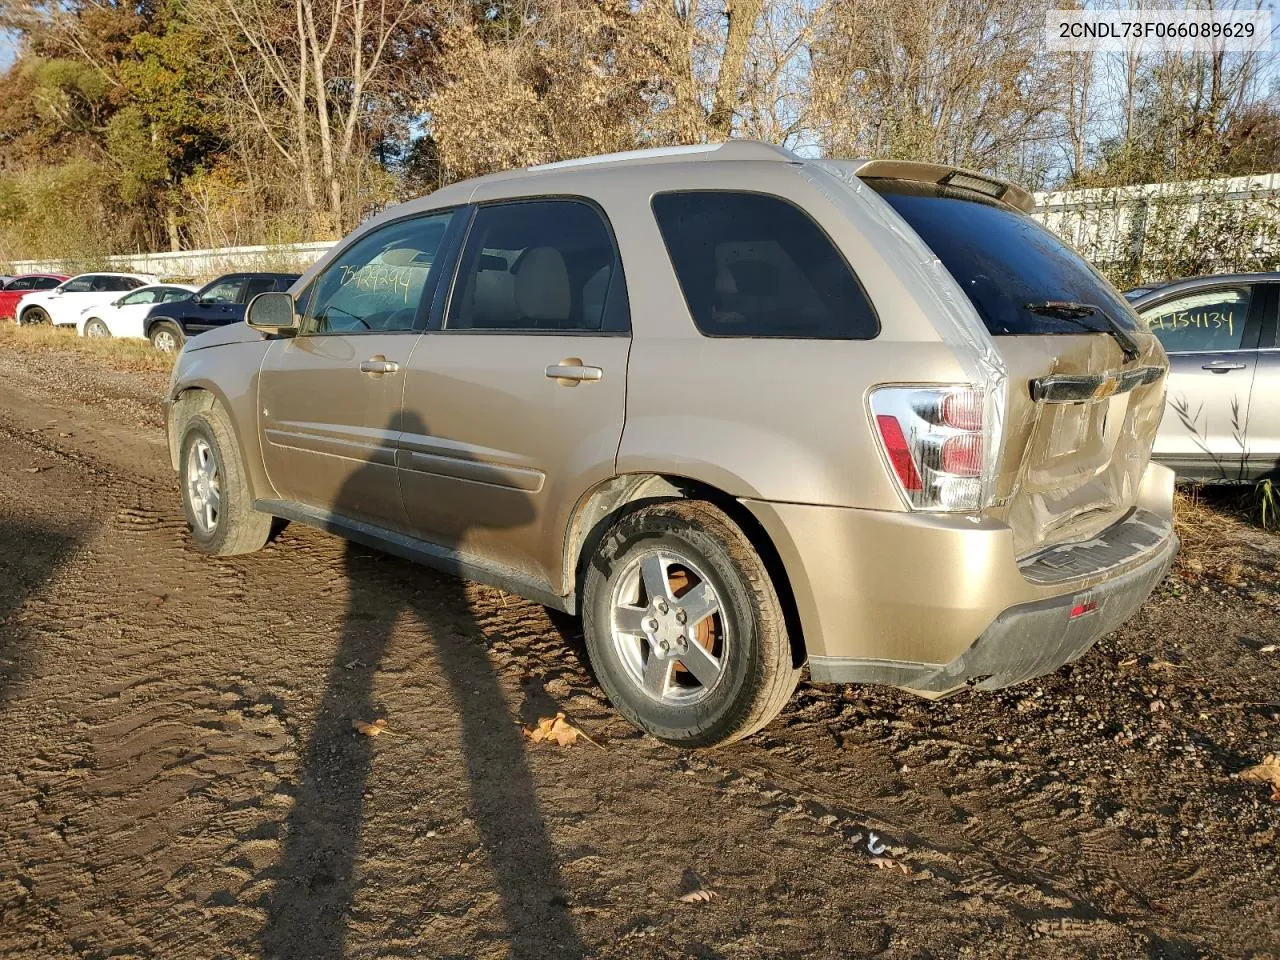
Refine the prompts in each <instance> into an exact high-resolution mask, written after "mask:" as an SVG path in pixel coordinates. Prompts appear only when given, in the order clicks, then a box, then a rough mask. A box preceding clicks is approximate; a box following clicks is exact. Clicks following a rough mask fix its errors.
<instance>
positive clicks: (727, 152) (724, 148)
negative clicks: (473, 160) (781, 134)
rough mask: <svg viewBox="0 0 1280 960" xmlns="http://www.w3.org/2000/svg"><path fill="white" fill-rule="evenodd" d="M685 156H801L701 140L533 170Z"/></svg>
mask: <svg viewBox="0 0 1280 960" xmlns="http://www.w3.org/2000/svg"><path fill="white" fill-rule="evenodd" d="M680 157H685V158H688V159H690V160H775V161H782V162H784V163H795V162H797V161H798V159H799V158H798V157H796V155H795V154H793V153H792V152H791V151H790V150H787V149H785V148H784V147H778V146H774V145H773V144H771V143H762V142H761V141H759V140H726V141H724V142H723V143H699V144H694V145H693V146H685V147H653V148H651V149H648V150H625V151H623V152H621V153H605V154H601V155H600V156H596V157H578V158H576V159H573V160H559V161H557V162H555V163H539V164H537V165H535V166H532V167H528V168H526V169H529V170H561V169H564V168H565V167H586V166H595V165H597V164H606V163H625V162H628V161H631V162H640V161H646V160H667V159H678V158H680Z"/></svg>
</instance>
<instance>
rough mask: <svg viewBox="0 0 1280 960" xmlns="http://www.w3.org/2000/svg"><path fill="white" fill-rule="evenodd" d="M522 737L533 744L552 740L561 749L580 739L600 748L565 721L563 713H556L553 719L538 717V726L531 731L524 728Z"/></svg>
mask: <svg viewBox="0 0 1280 960" xmlns="http://www.w3.org/2000/svg"><path fill="white" fill-rule="evenodd" d="M524 735H525V736H526V737H528V738H529V739H530V740H532V741H533V742H534V743H541V742H542V741H543V740H547V741H552V740H554V741H555V742H556V743H558V744H560V746H562V747H567V746H570V745H571V744H573V743H575V742H576V741H577V739H578V738H579V737H581V738H582V739H583V740H585V741H587V743H589V744H591V745H592V746H593V747H600V744H598V743H596V742H595V741H594V740H592V739H591V738H590V737H589V736H587V735H586V733H584V732H583V731H582V730H580V729H578V728H577V727H575V726H574V725H573V724H572V723H570V722H569V721H568V720H566V719H565V716H564V713H563V712H561V713H557V714H556V715H555V716H554V717H540V718H539V719H538V725H537V726H536V727H534V728H533V729H532V730H530V729H529V728H528V727H526V728H525V731H524ZM600 749H602V750H603V749H604V748H603V747H600Z"/></svg>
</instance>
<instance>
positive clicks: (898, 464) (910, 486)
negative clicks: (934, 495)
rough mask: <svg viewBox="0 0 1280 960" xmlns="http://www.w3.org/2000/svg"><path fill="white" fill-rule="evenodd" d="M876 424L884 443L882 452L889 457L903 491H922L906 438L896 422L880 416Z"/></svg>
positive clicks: (893, 419)
mask: <svg viewBox="0 0 1280 960" xmlns="http://www.w3.org/2000/svg"><path fill="white" fill-rule="evenodd" d="M876 423H877V424H878V425H879V427H880V440H881V441H882V442H883V443H884V452H885V453H887V454H888V455H889V462H890V463H891V464H893V472H894V473H896V474H897V475H898V480H899V482H901V483H902V487H903V489H904V490H911V491H916V490H922V489H924V485H923V484H921V483H920V472H919V471H918V470H916V465H915V462H914V461H913V460H912V459H911V449H910V448H909V447H908V446H907V438H906V437H905V436H904V435H903V433H902V427H901V426H900V425H899V424H898V421H897V420H896V419H895V418H893V417H891V416H889V415H887V414H881V415H880V416H878V417H876Z"/></svg>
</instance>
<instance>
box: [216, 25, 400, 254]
mask: <svg viewBox="0 0 1280 960" xmlns="http://www.w3.org/2000/svg"><path fill="white" fill-rule="evenodd" d="M196 3H197V4H198V9H199V16H200V17H201V18H202V22H203V23H204V24H205V25H206V26H207V28H208V32H209V35H210V37H211V38H212V39H213V40H214V42H216V43H217V45H218V46H219V47H220V49H221V53H222V54H223V55H224V56H225V58H226V63H227V70H228V74H229V77H230V79H231V81H232V83H231V88H230V89H229V90H227V91H226V92H225V95H226V96H227V97H229V98H232V99H234V100H235V102H236V103H238V104H239V105H240V106H241V107H242V108H245V109H247V110H248V113H249V115H250V116H251V117H252V118H253V120H254V122H255V123H256V126H257V128H258V130H259V132H260V133H261V135H262V136H263V137H265V139H266V140H267V142H268V143H270V144H271V146H272V147H273V148H274V149H275V151H276V153H277V154H278V155H279V156H280V158H281V159H282V160H284V162H285V163H286V164H288V166H289V167H290V168H291V169H292V170H294V171H295V172H296V174H297V176H298V177H299V182H300V184H301V189H302V195H303V198H304V200H305V202H306V204H307V207H308V209H310V210H312V211H318V210H320V209H322V208H323V209H324V210H325V211H326V212H327V214H328V220H329V229H330V230H333V231H340V230H342V229H343V228H344V227H346V226H348V225H350V223H351V221H352V218H353V215H354V212H355V211H354V210H353V209H352V206H351V204H350V203H349V202H348V200H349V198H347V197H346V196H344V188H343V184H344V181H345V179H346V178H347V177H348V176H349V174H350V172H351V167H352V164H353V161H355V160H356V158H357V150H358V149H360V148H362V147H363V146H364V144H363V143H361V142H360V133H361V123H362V121H363V120H364V119H365V118H366V117H367V110H368V106H369V99H370V97H371V95H372V94H374V93H375V92H377V91H378V90H379V89H380V88H381V85H382V84H383V83H384V81H385V80H386V78H387V75H388V74H389V73H390V67H389V64H388V56H387V55H388V50H389V48H390V45H391V44H392V43H393V42H394V41H395V40H396V38H397V37H399V36H401V35H402V34H403V33H404V32H405V31H406V30H407V29H408V27H409V25H410V23H411V21H412V20H413V19H414V18H415V17H417V16H420V15H422V13H423V12H424V8H423V6H422V5H421V4H416V3H414V2H412V0H196Z"/></svg>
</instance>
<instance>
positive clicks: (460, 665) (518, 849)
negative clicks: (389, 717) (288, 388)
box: [261, 414, 584, 960]
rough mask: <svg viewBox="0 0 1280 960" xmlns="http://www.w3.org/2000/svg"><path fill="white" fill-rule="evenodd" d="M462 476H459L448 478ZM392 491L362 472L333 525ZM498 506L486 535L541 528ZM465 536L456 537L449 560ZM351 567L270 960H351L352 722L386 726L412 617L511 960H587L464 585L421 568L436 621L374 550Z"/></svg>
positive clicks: (362, 513) (350, 561)
mask: <svg viewBox="0 0 1280 960" xmlns="http://www.w3.org/2000/svg"><path fill="white" fill-rule="evenodd" d="M390 429H391V430H392V431H393V432H399V431H403V432H404V434H405V435H406V436H413V435H418V436H425V435H427V428H426V426H425V424H423V423H422V422H421V420H420V419H419V418H417V417H416V416H415V415H413V414H407V415H405V417H404V418H403V421H400V420H399V419H398V420H397V421H393V422H392V424H391V425H390ZM457 468H458V464H457V463H452V464H447V465H445V467H444V469H457ZM388 484H390V485H391V486H390V487H388V486H387V485H388ZM388 489H390V490H398V489H399V485H398V479H397V477H396V468H395V467H394V466H393V465H392V464H391V463H390V462H386V463H365V464H363V465H361V466H360V467H359V468H358V469H357V470H356V471H355V472H354V473H353V474H352V475H351V476H350V477H349V478H348V479H347V481H346V483H345V484H344V486H343V488H342V491H341V492H340V493H339V495H338V496H337V498H336V500H335V503H334V504H333V506H332V511H333V513H335V514H338V515H342V516H347V517H362V518H366V519H370V518H372V516H373V515H374V514H375V513H376V511H377V510H379V509H385V508H380V507H379V506H378V500H379V491H385V490H388ZM397 496H398V494H397ZM501 501H502V502H501V503H499V504H498V505H497V507H496V508H495V509H494V510H492V511H491V512H490V513H489V514H487V515H486V517H485V520H484V523H483V524H482V525H483V526H484V527H485V528H488V529H497V528H500V527H516V526H521V525H523V524H525V523H528V522H529V521H530V519H531V518H532V515H533V506H532V504H531V503H530V502H529V499H528V496H527V495H526V494H524V493H522V492H520V491H517V490H510V492H509V495H508V496H504V497H502V498H501ZM478 526H479V525H478ZM466 533H467V530H466V529H462V530H455V531H453V534H454V536H453V537H452V538H451V542H450V543H449V544H447V546H455V545H456V543H457V541H459V540H460V539H461V538H462V537H463V536H465V534H466ZM344 562H345V572H346V575H347V579H348V585H349V593H350V596H349V599H348V602H347V610H346V615H345V617H344V620H343V624H342V628H341V632H340V635H339V638H338V646H337V650H336V651H335V653H334V656H333V660H332V663H331V665H330V668H329V672H328V676H327V678H326V680H325V689H324V694H323V696H322V697H321V701H320V706H319V709H318V712H317V715H316V721H315V726H314V728H313V730H312V733H311V736H310V738H309V739H308V741H307V743H306V746H305V748H304V749H303V752H302V757H301V771H300V776H299V782H298V792H297V796H296V801H295V804H294V807H293V809H292V811H291V812H290V814H289V817H288V821H287V823H286V829H285V837H284V849H283V851H282V853H281V857H280V861H279V865H278V867H277V868H276V870H275V871H274V873H275V874H276V877H277V879H276V884H275V889H274V892H273V893H272V895H271V897H270V901H269V903H268V905H267V921H266V924H265V926H264V928H263V930H262V933H261V946H262V948H263V952H264V954H265V955H267V956H271V957H278V958H282V960H292V958H297V960H304V958H305V960H330V958H339V957H342V956H344V955H345V953H346V925H347V919H348V914H349V912H350V910H351V907H352V904H353V901H354V899H355V896H356V893H357V889H358V886H359V882H358V877H357V874H358V873H359V868H360V853H361V840H362V837H361V833H362V826H363V818H364V804H363V799H364V795H365V792H366V788H367V784H368V781H369V773H370V768H371V766H372V763H373V759H374V748H375V741H374V739H373V738H370V737H365V736H360V735H359V734H357V733H355V732H354V731H353V729H352V721H353V720H370V719H372V718H374V717H376V716H377V715H378V714H377V705H376V703H375V698H374V689H373V688H374V680H375V676H376V674H377V672H378V669H379V665H380V664H381V663H382V662H383V658H384V657H385V656H386V653H387V649H388V646H389V645H390V643H391V641H392V633H393V629H394V626H395V624H396V621H397V619H398V618H399V617H401V616H412V617H417V618H418V619H419V620H420V621H421V624H422V627H423V628H424V630H425V632H426V634H427V635H428V636H429V637H430V638H431V641H432V644H433V652H434V656H435V663H436V665H437V667H438V669H439V670H440V673H441V674H442V675H443V677H444V679H445V681H446V682H447V684H448V688H449V691H450V693H451V695H452V698H453V702H454V706H455V709H456V710H457V711H458V713H459V719H460V724H459V727H460V731H461V738H462V743H461V749H462V753H463V756H464V757H465V763H466V774H467V783H468V790H469V793H470V807H469V813H470V815H471V817H472V819H473V820H474V822H475V825H476V829H477V831H478V833H479V835H480V842H481V844H482V845H483V848H484V850H485V853H486V854H487V858H488V865H489V869H490V871H491V873H492V876H493V881H494V886H495V888H496V892H497V894H498V896H499V898H500V900H501V907H502V912H503V915H504V919H505V924H506V935H507V937H508V940H509V943H510V955H511V956H512V957H515V958H534V957H537V958H543V957H546V958H553V957H564V958H568V957H581V956H583V955H584V949H583V946H582V944H581V942H580V940H579V938H578V934H577V931H576V929H575V927H574V924H573V920H572V917H571V916H570V913H569V910H568V904H567V900H566V898H565V893H564V888H563V885H562V883H561V880H560V874H559V869H558V865H557V863H556V857H555V852H554V850H553V848H552V845H551V840H550V837H549V836H548V833H547V828H546V824H545V823H544V821H543V818H542V815H541V813H540V812H539V809H538V802H537V795H536V792H535V789H534V783H533V776H532V773H531V772H530V770H529V766H528V763H527V761H526V755H525V744H524V740H523V737H522V735H521V733H520V729H519V727H518V725H517V723H516V720H515V717H514V716H513V715H512V712H511V710H510V708H509V707H508V704H507V699H506V697H505V696H504V694H503V690H502V686H501V684H500V683H499V679H498V676H497V674H496V672H495V670H494V668H493V666H492V664H491V663H490V661H489V658H488V655H487V653H486V648H485V644H484V643H483V642H482V639H481V632H482V631H481V629H480V627H479V626H478V625H477V624H476V622H475V619H474V616H473V615H472V613H471V607H470V603H469V600H468V598H467V596H466V594H465V593H464V589H463V582H462V581H461V580H458V579H456V578H454V577H452V576H449V575H446V574H441V573H437V572H434V571H432V570H428V569H425V568H424V569H423V570H422V573H421V575H422V577H424V578H434V579H435V583H434V584H433V587H434V593H435V598H436V599H440V600H442V601H443V602H440V603H436V604H433V607H434V608H435V609H433V610H426V609H422V608H421V607H419V606H415V605H413V604H412V603H411V600H412V595H411V594H410V593H409V592H408V591H407V590H404V589H403V588H397V587H396V586H395V585H394V584H390V585H389V584H387V583H385V582H383V581H382V580H380V579H379V578H378V570H379V567H380V566H383V567H385V564H379V562H378V558H377V557H376V556H375V555H374V554H372V553H370V551H369V550H367V549H365V548H364V547H361V546H356V545H354V544H348V546H347V551H346V557H345V561H344ZM384 893H385V891H384Z"/></svg>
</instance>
